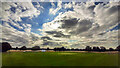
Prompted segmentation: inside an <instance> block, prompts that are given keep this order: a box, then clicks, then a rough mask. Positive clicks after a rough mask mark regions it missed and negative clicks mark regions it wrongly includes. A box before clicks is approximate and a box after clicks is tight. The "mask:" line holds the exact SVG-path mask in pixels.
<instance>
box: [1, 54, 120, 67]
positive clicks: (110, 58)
mask: <svg viewBox="0 0 120 68" xmlns="http://www.w3.org/2000/svg"><path fill="white" fill-rule="evenodd" d="M2 65H3V66H117V65H118V55H117V54H103V53H75V52H26V53H23V52H12V53H3V54H2Z"/></svg>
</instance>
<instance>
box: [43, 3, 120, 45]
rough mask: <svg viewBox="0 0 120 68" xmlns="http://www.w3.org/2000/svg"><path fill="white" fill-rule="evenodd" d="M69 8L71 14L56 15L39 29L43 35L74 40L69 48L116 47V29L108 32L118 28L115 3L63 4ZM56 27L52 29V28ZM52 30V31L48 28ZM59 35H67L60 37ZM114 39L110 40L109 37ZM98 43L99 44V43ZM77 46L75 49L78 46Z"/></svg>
mask: <svg viewBox="0 0 120 68" xmlns="http://www.w3.org/2000/svg"><path fill="white" fill-rule="evenodd" d="M68 5H72V7H73V11H66V12H65V13H60V14H59V15H58V16H57V17H56V18H55V19H54V20H53V21H51V22H48V23H45V24H43V29H42V30H47V31H45V32H44V31H43V34H44V35H49V36H51V37H52V38H54V37H59V39H60V41H63V40H67V41H69V40H78V41H77V42H69V43H68V45H69V46H71V47H73V46H74V45H77V46H78V45H79V46H82V47H83V46H86V45H90V46H94V45H96V46H102V45H104V46H106V47H110V46H111V47H116V46H117V40H118V39H117V38H114V37H117V34H116V33H117V30H114V31H110V29H112V28H114V27H115V26H116V25H118V22H119V21H120V20H118V18H119V17H120V16H119V15H118V6H120V5H118V4H117V3H107V4H104V3H102V4H98V5H96V4H94V3H90V2H87V3H76V4H72V3H71V4H70V3H68V4H66V5H64V6H66V8H70V7H67V6H68ZM55 24H57V25H59V26H57V27H56V28H54V27H52V25H55ZM51 27H52V28H51ZM62 35H63V36H64V35H68V36H69V37H68V38H65V37H64V38H63V37H62ZM113 36H114V37H113ZM100 40H101V41H100ZM79 46H78V47H79Z"/></svg>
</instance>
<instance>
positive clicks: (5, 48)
mask: <svg viewBox="0 0 120 68" xmlns="http://www.w3.org/2000/svg"><path fill="white" fill-rule="evenodd" d="M11 48H12V47H11V45H10V44H9V43H8V42H2V43H0V49H1V50H2V52H7V51H8V50H10V49H11Z"/></svg>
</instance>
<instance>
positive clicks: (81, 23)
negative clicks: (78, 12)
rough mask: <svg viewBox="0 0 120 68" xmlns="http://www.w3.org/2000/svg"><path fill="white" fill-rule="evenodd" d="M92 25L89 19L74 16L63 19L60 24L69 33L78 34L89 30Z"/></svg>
mask: <svg viewBox="0 0 120 68" xmlns="http://www.w3.org/2000/svg"><path fill="white" fill-rule="evenodd" d="M91 27H92V22H91V21H90V20H87V19H84V20H80V19H79V20H78V19H76V18H73V19H68V20H64V21H63V24H62V26H61V28H62V29H66V31H69V30H70V32H69V33H71V34H75V35H76V34H80V33H82V32H85V31H87V30H89V29H90V28H91Z"/></svg>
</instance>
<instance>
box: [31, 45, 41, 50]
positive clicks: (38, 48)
mask: <svg viewBox="0 0 120 68" xmlns="http://www.w3.org/2000/svg"><path fill="white" fill-rule="evenodd" d="M32 50H40V47H39V46H34V47H32Z"/></svg>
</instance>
